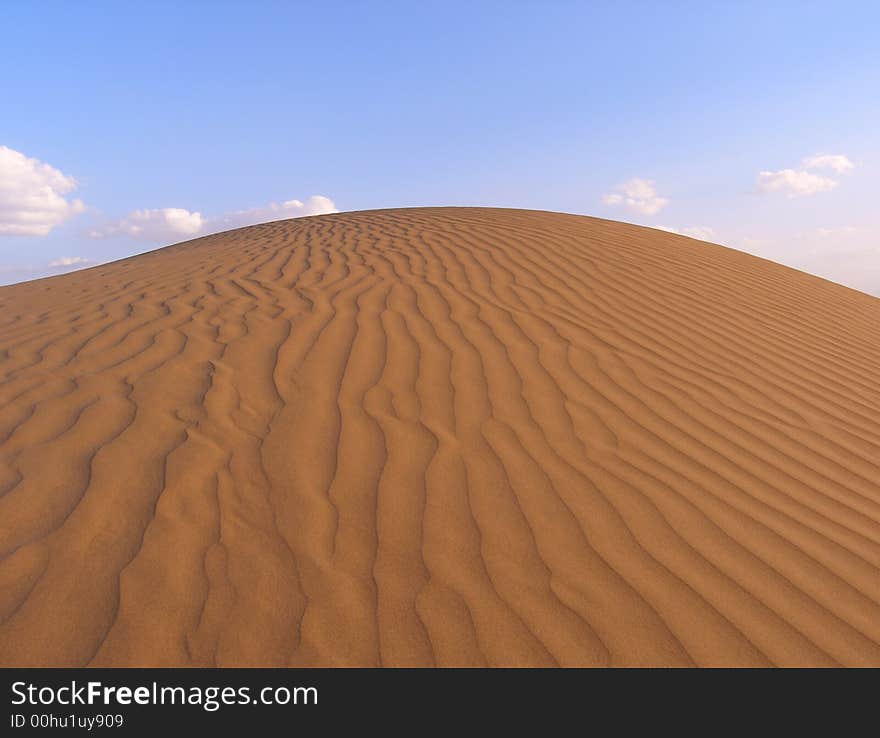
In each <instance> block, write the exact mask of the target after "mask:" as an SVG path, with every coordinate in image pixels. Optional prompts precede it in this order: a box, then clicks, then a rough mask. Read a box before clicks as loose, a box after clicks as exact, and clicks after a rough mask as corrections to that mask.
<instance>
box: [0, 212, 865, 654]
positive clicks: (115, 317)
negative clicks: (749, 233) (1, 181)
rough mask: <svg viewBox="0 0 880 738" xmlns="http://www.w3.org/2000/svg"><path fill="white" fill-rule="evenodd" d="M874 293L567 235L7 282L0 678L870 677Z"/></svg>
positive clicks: (201, 258)
mask: <svg viewBox="0 0 880 738" xmlns="http://www.w3.org/2000/svg"><path fill="white" fill-rule="evenodd" d="M878 379H880V300H877V299H875V298H872V297H869V296H867V295H864V294H861V293H858V292H855V291H852V290H849V289H846V288H844V287H841V286H839V285H836V284H832V283H830V282H826V281H824V280H821V279H818V278H815V277H811V276H808V275H806V274H803V273H800V272H797V271H794V270H791V269H787V268H785V267H782V266H779V265H776V264H773V263H770V262H767V261H763V260H761V259H757V258H755V257H752V256H748V255H746V254H743V253H739V252H736V251H731V250H728V249H724V248H721V247H719V246H714V245H709V244H706V243H701V242H699V241H694V240H691V239H687V238H684V237H681V236H676V235H672V234H668V233H663V232H660V231H655V230H650V229H646V228H640V227H637V226H632V225H625V224H621V223H615V222H609V221H603V220H597V219H594V218H585V217H578V216H570V215H558V214H551V213H542V212H529V211H518V210H494V209H481V208H426V209H413V210H387V211H371V212H362V213H341V214H338V215H330V216H321V217H318V218H303V219H299V220H290V221H282V222H277V223H270V224H266V225H259V226H253V227H250V228H244V229H241V230H237V231H230V232H228V233H222V234H219V235H215V236H209V237H206V238H202V239H198V240H195V241H191V242H189V243H185V244H180V245H177V246H172V247H169V248H166V249H162V250H160V251H155V252H152V253H149V254H144V255H142V256H136V257H133V258H131V259H126V260H124V261H119V262H115V263H113V264H108V265H105V266H100V267H96V268H93V269H88V270H85V271H80V272H76V273H72V274H68V275H65V276H59V277H53V278H50V279H44V280H39V281H35V282H30V283H27V284H21V285H15V286H11V287H3V288H0V665H3V666H11V665H30V666H38V665H53V666H69V665H73V666H76V665H85V664H91V665H95V666H154V665H155V666H172V665H195V666H208V665H219V666H236V665H262V666H282V665H294V666H300V665H386V666H410V665H440V666H451V665H472V666H483V665H491V666H499V665H541V666H548V665H557V664H559V665H563V666H574V665H614V666H628V665H682V666H685V665H694V664H696V665H700V666H706V665H719V666H720V665H743V666H745V665H754V666H760V665H768V664H776V665H781V666H793V665H817V666H826V665H827V666H831V665H838V664H844V665H853V666H856V665H874V666H880V604H878V603H880V381H878Z"/></svg>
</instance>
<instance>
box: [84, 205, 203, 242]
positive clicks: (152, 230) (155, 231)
mask: <svg viewBox="0 0 880 738" xmlns="http://www.w3.org/2000/svg"><path fill="white" fill-rule="evenodd" d="M204 225H205V219H204V218H203V217H202V214H201V213H192V212H190V211H189V210H184V209H183V208H154V209H152V210H135V211H134V212H132V213H129V214H128V215H127V216H126V217H125V218H123V219H122V220H120V221H117V222H116V223H112V224H110V225H109V226H107V227H105V228H103V229H101V230H95V231H92V232H91V233H90V235H91V236H92V237H93V238H103V237H105V236H131V237H132V238H139V239H143V240H145V241H166V240H169V239H175V238H177V239H185V238H187V237H193V236H196V235H197V234H198V233H199V232H200V231H201V230H202V228H203V227H204Z"/></svg>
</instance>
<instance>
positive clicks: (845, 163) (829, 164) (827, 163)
mask: <svg viewBox="0 0 880 738" xmlns="http://www.w3.org/2000/svg"><path fill="white" fill-rule="evenodd" d="M801 166H802V167H803V168H804V169H833V170H834V171H835V172H837V173H838V174H843V173H845V172H848V171H850V170H851V169H855V166H856V165H855V164H853V163H852V162H851V161H850V159H849V157H847V156H844V155H843V154H813V156H808V157H807V158H806V159H804V160H803V162H801Z"/></svg>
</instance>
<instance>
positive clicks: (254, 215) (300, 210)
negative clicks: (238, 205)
mask: <svg viewBox="0 0 880 738" xmlns="http://www.w3.org/2000/svg"><path fill="white" fill-rule="evenodd" d="M338 212H339V210H337V208H336V205H335V204H334V202H333V200H331V199H330V198H329V197H324V196H323V195H312V196H311V197H310V198H308V199H307V200H306V201H305V202H302V201H301V200H287V201H285V202H282V203H277V202H271V203H269V204H268V205H266V206H265V207H261V208H251V209H250V210H236V211H235V212H232V213H227V214H226V215H222V216H220V217H219V218H215V219H214V220H212V221H211V222H210V223H209V227H210V229H211V230H212V231H221V230H222V231H226V230H229V229H230V228H242V227H244V226H248V225H254V224H255V223H268V222H269V221H273V220H285V219H287V218H302V217H303V216H306V215H326V214H327V213H338Z"/></svg>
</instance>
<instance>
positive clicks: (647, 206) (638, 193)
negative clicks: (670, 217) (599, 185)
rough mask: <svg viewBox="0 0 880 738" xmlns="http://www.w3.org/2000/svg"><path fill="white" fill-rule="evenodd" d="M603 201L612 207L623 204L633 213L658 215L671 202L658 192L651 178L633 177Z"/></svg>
mask: <svg viewBox="0 0 880 738" xmlns="http://www.w3.org/2000/svg"><path fill="white" fill-rule="evenodd" d="M602 202H603V203H605V204H606V205H611V206H612V207H617V206H620V205H623V206H624V207H626V208H627V210H630V211H631V212H633V213H640V214H641V215H656V214H657V213H659V212H660V211H661V210H662V209H663V208H665V207H666V206H667V205H668V204H669V200H668V199H667V198H665V197H660V195H658V194H657V188H656V186H655V185H654V181H653V180H651V179H642V178H641V177H633V178H632V179H630V180H627V181H626V182H624V183H623V184H622V185H619V186H618V187H616V188H615V192H610V193H608V194H607V195H604V196H603V197H602Z"/></svg>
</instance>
